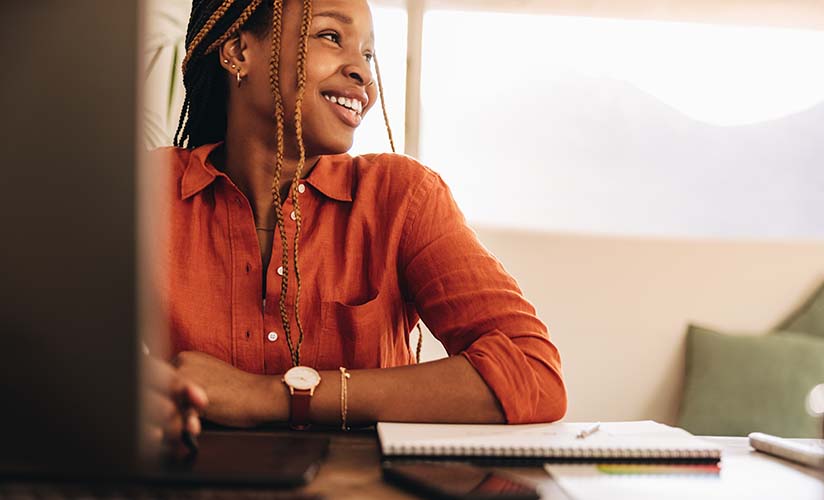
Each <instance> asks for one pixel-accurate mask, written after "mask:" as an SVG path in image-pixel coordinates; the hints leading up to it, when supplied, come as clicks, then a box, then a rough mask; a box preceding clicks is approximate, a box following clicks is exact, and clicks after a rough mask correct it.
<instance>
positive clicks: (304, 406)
mask: <svg viewBox="0 0 824 500" xmlns="http://www.w3.org/2000/svg"><path fill="white" fill-rule="evenodd" d="M311 402H312V392H311V391H309V390H300V389H294V390H293V391H292V401H291V404H290V405H289V426H290V427H291V428H292V429H294V430H298V431H302V430H306V429H308V428H309V426H310V425H311V424H310V422H309V403H311Z"/></svg>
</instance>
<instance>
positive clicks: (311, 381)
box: [283, 366, 320, 391]
mask: <svg viewBox="0 0 824 500" xmlns="http://www.w3.org/2000/svg"><path fill="white" fill-rule="evenodd" d="M283 381H284V382H286V383H287V384H288V385H289V386H291V387H293V388H295V389H298V390H302V391H308V390H309V389H311V388H313V387H315V386H316V385H318V384H319V383H320V373H318V372H317V371H316V370H315V369H313V368H309V367H308V366H296V367H294V368H291V369H290V370H289V371H288V372H286V373H285V374H284V375H283Z"/></svg>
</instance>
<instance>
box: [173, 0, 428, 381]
mask: <svg viewBox="0 0 824 500" xmlns="http://www.w3.org/2000/svg"><path fill="white" fill-rule="evenodd" d="M301 1H302V3H303V9H302V10H303V11H302V17H301V24H300V42H299V45H298V58H297V96H296V102H295V114H294V117H293V118H294V130H295V140H296V144H297V150H298V155H299V157H298V165H297V168H296V170H295V177H294V179H293V181H292V185H291V189H290V195H291V198H292V203H293V205H294V211H295V223H296V226H295V237H294V241H293V264H294V269H295V281H296V286H297V295H296V297H295V308H294V313H295V324H296V325H297V327H298V335H299V336H298V341H297V343H296V345H293V341H292V335H291V324H290V321H289V312H288V311H287V309H286V297H287V292H288V290H289V269H290V266H289V246H288V241H287V237H286V225H285V224H284V218H283V203H282V202H281V199H280V193H279V186H280V178H281V174H282V171H283V163H284V150H285V134H284V124H285V123H286V116H285V110H284V104H283V96H282V95H281V92H280V84H279V82H280V76H281V67H280V50H281V38H282V35H283V4H284V0H193V1H192V12H191V15H190V17H189V23H188V27H187V30H186V55H185V57H184V58H183V64H182V69H183V85H184V87H185V91H186V94H185V97H184V100H183V108H182V109H181V112H180V120H179V122H178V127H177V130H176V132H175V136H174V145H175V146H177V147H186V148H189V149H192V148H196V147H198V146H202V145H204V144H211V143H215V142H220V141H222V140H224V139H225V137H226V119H227V110H226V105H227V104H226V103H227V102H228V92H229V89H228V86H227V82H226V75H225V74H224V70H223V68H222V66H221V65H220V60H219V55H218V49H220V47H221V46H222V45H223V44H224V43H225V42H226V41H227V40H229V39H231V38H232V37H233V36H235V35H236V34H237V33H238V32H239V31H241V30H243V31H249V32H251V33H253V34H255V35H256V36H259V37H263V36H265V35H266V34H268V32H269V30H270V29H271V33H272V55H271V58H270V62H269V83H270V86H271V89H272V95H273V97H274V101H275V123H276V135H277V137H276V139H277V153H276V158H275V172H274V174H275V175H274V180H273V182H272V204H273V206H274V209H275V216H276V218H277V227H278V230H279V233H280V239H281V246H282V248H283V254H282V256H281V257H282V258H281V260H282V266H283V277H282V279H281V294H280V301H279V309H280V316H281V321H282V323H283V330H284V334H285V336H286V341H287V344H288V346H289V351H290V353H291V354H292V363H293V364H294V365H295V366H297V365H299V364H300V346H301V344H302V342H303V326H302V324H301V322H300V309H299V304H300V292H301V279H300V267H299V266H298V256H299V253H298V240H299V237H300V230H301V222H302V221H301V212H300V205H299V204H298V184H299V180H300V178H301V176H302V174H303V170H304V167H305V163H306V148H305V146H304V140H303V116H302V112H301V104H302V103H303V98H304V91H305V87H306V58H307V52H308V44H309V27H310V25H311V23H312V1H311V0H301ZM375 72H376V74H377V77H378V92H379V94H380V100H381V107H382V110H383V116H384V122H385V125H386V130H387V133H388V135H389V142H390V146H391V148H392V151H393V152H394V151H395V143H394V141H393V139H392V129H391V128H390V126H389V117H388V115H387V113H386V105H385V102H384V96H383V84H382V81H381V76H380V69H379V67H378V65H377V59H375ZM418 350H419V351H420V345H419V347H418ZM418 357H419V356H418Z"/></svg>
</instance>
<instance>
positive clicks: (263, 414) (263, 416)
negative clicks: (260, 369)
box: [251, 375, 289, 425]
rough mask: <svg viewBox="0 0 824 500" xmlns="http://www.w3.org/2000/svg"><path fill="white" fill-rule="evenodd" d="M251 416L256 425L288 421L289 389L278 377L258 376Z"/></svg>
mask: <svg viewBox="0 0 824 500" xmlns="http://www.w3.org/2000/svg"><path fill="white" fill-rule="evenodd" d="M251 392H252V393H253V394H254V399H253V401H251V404H252V405H253V409H254V410H253V414H254V418H255V420H257V422H258V425H260V424H267V423H272V422H286V421H287V420H289V388H288V387H286V386H285V385H284V383H283V381H282V380H281V377H280V376H272V375H260V376H259V377H258V380H257V383H256V384H255V390H253V391H251Z"/></svg>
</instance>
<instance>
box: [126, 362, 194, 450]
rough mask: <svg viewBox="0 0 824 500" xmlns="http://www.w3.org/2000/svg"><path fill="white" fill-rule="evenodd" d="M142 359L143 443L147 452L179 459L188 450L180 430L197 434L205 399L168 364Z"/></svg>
mask: <svg viewBox="0 0 824 500" xmlns="http://www.w3.org/2000/svg"><path fill="white" fill-rule="evenodd" d="M143 359H144V363H145V365H144V367H145V371H144V377H143V401H144V408H145V414H144V421H143V422H142V424H143V425H142V428H143V434H144V436H143V437H144V443H145V444H146V445H147V450H146V451H148V452H150V453H154V452H156V451H161V452H167V453H169V454H171V455H173V456H183V455H185V454H186V453H187V452H188V450H186V448H185V446H184V445H183V443H182V441H181V436H182V433H183V429H184V428H185V429H186V430H188V431H189V433H191V434H192V435H193V436H197V435H198V434H200V429H201V427H200V419H199V417H198V413H199V412H202V411H203V410H204V409H205V408H206V405H207V404H208V400H207V398H206V393H205V392H204V391H203V389H202V388H200V387H199V386H197V385H195V384H193V383H191V382H189V381H187V380H186V379H185V378H183V377H181V376H180V375H179V374H177V373H176V372H175V370H174V368H172V366H171V365H169V364H167V363H164V362H163V361H160V360H158V359H156V358H152V357H149V356H146V357H145V358H143Z"/></svg>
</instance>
